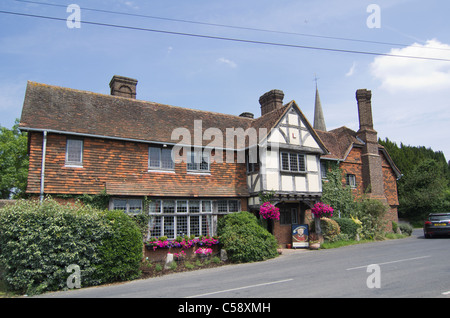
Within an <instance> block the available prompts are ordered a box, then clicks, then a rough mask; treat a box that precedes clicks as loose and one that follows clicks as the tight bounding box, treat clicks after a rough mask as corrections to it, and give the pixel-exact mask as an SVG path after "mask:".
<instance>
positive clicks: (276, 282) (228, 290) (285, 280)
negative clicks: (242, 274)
mask: <svg viewBox="0 0 450 318" xmlns="http://www.w3.org/2000/svg"><path fill="white" fill-rule="evenodd" d="M291 280H294V279H293V278H289V279H283V280H277V281H275V282H268V283H262V284H256V285H248V286H243V287H237V288H231V289H224V290H219V291H215V292H211V293H205V294H199V295H193V296H188V297H186V298H195V297H202V296H209V295H214V294H220V293H226V292H230V291H235V290H241V289H247V288H254V287H260V286H267V285H273V284H280V283H286V282H290V281H291Z"/></svg>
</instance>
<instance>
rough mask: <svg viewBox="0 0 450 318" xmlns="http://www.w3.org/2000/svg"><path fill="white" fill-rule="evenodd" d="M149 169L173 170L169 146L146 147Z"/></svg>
mask: <svg viewBox="0 0 450 318" xmlns="http://www.w3.org/2000/svg"><path fill="white" fill-rule="evenodd" d="M148 169H149V170H174V169H175V164H174V162H173V160H172V149H171V148H160V147H148Z"/></svg>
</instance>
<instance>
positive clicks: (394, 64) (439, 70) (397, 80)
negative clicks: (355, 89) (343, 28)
mask: <svg viewBox="0 0 450 318" xmlns="http://www.w3.org/2000/svg"><path fill="white" fill-rule="evenodd" d="M389 54H392V55H403V56H419V57H430V58H438V59H450V45H447V44H444V43H441V42H439V41H437V40H429V41H427V42H426V44H425V45H421V44H417V43H415V44H413V45H411V46H408V47H405V48H402V49H392V50H391V51H390V52H389ZM370 71H371V74H372V75H373V76H374V77H375V78H376V79H378V80H379V81H381V88H382V89H385V90H387V91H389V92H395V91H397V90H401V91H417V90H419V91H436V90H441V89H443V88H448V87H449V86H450V62H446V61H436V60H419V59H409V58H397V57H389V56H381V57H377V58H375V60H374V61H373V63H372V64H371V65H370Z"/></svg>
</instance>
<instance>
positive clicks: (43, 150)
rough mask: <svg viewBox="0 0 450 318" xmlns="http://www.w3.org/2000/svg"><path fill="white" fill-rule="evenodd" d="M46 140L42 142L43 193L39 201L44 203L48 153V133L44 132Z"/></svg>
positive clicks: (41, 192)
mask: <svg viewBox="0 0 450 318" xmlns="http://www.w3.org/2000/svg"><path fill="white" fill-rule="evenodd" d="M43 133H44V139H43V141H42V164H41V191H40V196H39V201H40V202H41V203H42V201H44V182H45V157H46V153H47V131H46V130H44V131H43Z"/></svg>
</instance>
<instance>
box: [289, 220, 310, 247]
mask: <svg viewBox="0 0 450 318" xmlns="http://www.w3.org/2000/svg"><path fill="white" fill-rule="evenodd" d="M302 247H309V227H308V224H292V248H302Z"/></svg>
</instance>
